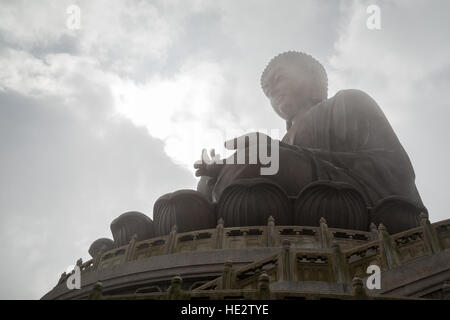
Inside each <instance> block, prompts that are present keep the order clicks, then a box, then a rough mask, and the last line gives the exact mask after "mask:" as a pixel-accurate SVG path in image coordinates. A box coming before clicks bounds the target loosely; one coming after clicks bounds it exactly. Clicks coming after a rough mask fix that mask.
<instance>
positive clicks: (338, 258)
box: [58, 215, 450, 288]
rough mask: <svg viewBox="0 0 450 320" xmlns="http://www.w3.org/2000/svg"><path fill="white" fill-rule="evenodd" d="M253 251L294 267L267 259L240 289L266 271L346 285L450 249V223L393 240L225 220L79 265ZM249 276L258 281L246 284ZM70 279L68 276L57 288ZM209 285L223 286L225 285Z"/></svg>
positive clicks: (379, 233) (425, 225)
mask: <svg viewBox="0 0 450 320" xmlns="http://www.w3.org/2000/svg"><path fill="white" fill-rule="evenodd" d="M287 244H289V245H287ZM253 247H283V248H285V249H286V250H288V251H289V252H290V253H289V254H288V255H287V256H285V257H284V258H283V259H287V260H286V261H290V262H289V263H288V264H290V266H289V267H286V268H287V269H286V270H284V271H283V272H281V271H280V270H278V269H277V271H276V272H275V271H274V270H272V269H271V270H269V269H270V268H269V267H268V266H269V265H271V266H272V267H273V266H274V265H275V264H276V265H278V268H281V267H280V266H281V265H286V263H287V262H286V261H284V263H279V262H276V263H275V262H273V260H271V259H272V258H273V257H272V258H268V261H269V262H268V264H264V263H265V262H264V261H262V262H261V261H258V262H255V263H254V264H250V265H248V266H245V267H244V269H242V270H240V271H239V272H240V273H239V274H241V275H242V276H240V275H239V274H238V275H236V276H237V278H233V279H235V280H233V281H238V282H239V281H241V282H240V283H241V284H239V285H238V286H239V287H241V288H245V287H246V284H245V283H247V282H248V283H250V284H251V285H250V286H254V280H255V277H257V276H258V275H259V274H260V273H261V272H262V271H264V272H266V273H267V274H268V275H269V277H270V278H271V279H272V278H273V280H275V279H277V280H279V279H280V277H281V275H282V274H284V278H286V277H289V278H290V279H295V280H298V281H332V282H333V281H337V282H342V283H344V282H349V281H350V279H351V278H352V277H353V276H354V275H357V274H364V273H365V271H366V269H367V267H368V266H369V265H371V264H377V265H379V266H380V267H381V268H382V269H390V268H393V267H396V266H398V265H401V264H404V263H407V262H408V261H410V260H413V259H416V258H418V257H421V256H424V255H430V254H433V253H436V252H439V251H440V250H443V249H445V248H449V247H450V219H448V220H444V221H440V222H437V223H433V224H430V222H429V220H428V219H427V217H426V216H425V215H423V216H422V220H421V226H420V227H417V228H414V229H410V230H407V231H404V232H401V233H398V234H394V235H389V234H388V232H387V230H386V229H385V228H384V227H383V225H380V226H379V227H378V229H377V228H376V227H375V226H374V225H372V226H371V231H370V232H364V231H355V230H344V229H334V228H328V226H327V224H326V221H325V220H324V219H321V221H320V224H319V227H302V226H275V224H274V221H273V219H272V218H269V221H268V224H267V226H254V227H253V226H251V227H250V226H249V227H232V228H225V227H224V225H223V221H222V220H221V219H220V220H219V222H218V224H217V227H216V228H215V229H206V230H198V231H193V232H186V233H177V229H176V227H175V226H174V227H173V229H172V231H171V232H170V234H169V235H166V236H163V237H157V238H152V239H147V240H143V241H136V237H135V236H134V237H132V239H131V241H130V243H129V244H128V245H125V246H122V247H119V248H115V249H113V250H109V251H106V252H101V253H100V254H99V255H98V256H97V257H96V258H94V259H91V260H89V261H87V262H84V263H83V262H82V261H81V259H80V260H78V261H77V265H78V266H79V267H80V269H81V271H82V272H89V271H91V270H97V269H104V268H109V267H112V266H115V265H119V264H122V263H124V262H127V261H132V260H139V259H146V258H150V257H152V256H158V255H164V254H172V253H182V252H196V251H211V250H217V249H240V248H253ZM293 250H294V251H293ZM283 252H284V251H283ZM294 252H295V253H294ZM273 259H280V258H279V257H278V256H277V257H276V258H273ZM252 268H253V269H252ZM247 269H248V270H251V271H246V270H247ZM244 275H246V276H244ZM249 275H253V276H252V277H250V278H251V279H250V280H248V281H247V282H245V281H244V279H246V278H248V277H249ZM68 276H69V275H68V274H65V273H64V274H63V275H62V276H61V278H60V281H59V282H58V283H61V282H62V281H63V280H64V279H66V278H67V277H68ZM233 277H234V276H233ZM230 279H231V278H230ZM230 279H229V281H231V280H230ZM218 281H222V280H218ZM252 283H253V284H252ZM205 285H208V286H211V285H212V286H216V287H221V286H223V283H222V284H221V285H218V284H217V283H216V284H214V283H213V284H211V283H207V284H205ZM205 285H203V286H201V287H199V288H204V287H205Z"/></svg>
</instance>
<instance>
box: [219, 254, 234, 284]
mask: <svg viewBox="0 0 450 320" xmlns="http://www.w3.org/2000/svg"><path fill="white" fill-rule="evenodd" d="M220 288H221V289H233V288H234V272H233V264H232V262H231V261H226V262H225V264H224V268H223V273H222V281H221V283H220Z"/></svg>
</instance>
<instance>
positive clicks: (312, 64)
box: [261, 51, 328, 102]
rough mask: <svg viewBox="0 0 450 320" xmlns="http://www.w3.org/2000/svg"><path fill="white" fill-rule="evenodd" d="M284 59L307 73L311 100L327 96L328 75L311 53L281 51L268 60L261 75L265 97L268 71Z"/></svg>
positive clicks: (318, 99) (318, 100) (317, 100)
mask: <svg viewBox="0 0 450 320" xmlns="http://www.w3.org/2000/svg"><path fill="white" fill-rule="evenodd" d="M286 61H290V62H291V63H292V65H293V67H300V70H301V72H304V73H305V74H307V75H308V79H310V88H309V91H310V93H311V100H312V101H314V102H320V101H322V100H325V99H326V98H327V96H328V77H327V72H326V71H325V68H324V67H323V66H322V64H321V63H320V62H319V61H317V60H316V59H314V58H313V57H312V56H311V55H309V54H306V53H303V52H298V51H287V52H283V53H280V54H279V55H277V56H275V57H274V58H272V60H270V62H269V64H268V65H267V66H266V68H265V69H264V71H263V73H262V75H261V88H262V90H263V91H264V94H265V95H266V96H267V97H268V92H267V85H266V84H267V83H266V81H267V80H268V76H269V75H270V72H271V71H272V70H274V69H276V68H277V67H278V66H279V65H280V64H281V63H283V62H286Z"/></svg>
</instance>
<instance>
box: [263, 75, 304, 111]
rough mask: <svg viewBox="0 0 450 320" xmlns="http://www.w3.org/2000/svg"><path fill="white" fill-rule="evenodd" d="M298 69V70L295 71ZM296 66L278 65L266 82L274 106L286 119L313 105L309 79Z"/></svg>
mask: <svg viewBox="0 0 450 320" xmlns="http://www.w3.org/2000/svg"><path fill="white" fill-rule="evenodd" d="M295 71H297V72H295ZM305 78H306V77H305V76H304V75H303V74H302V73H300V72H298V70H295V68H290V69H288V68H285V67H282V66H280V67H278V68H276V69H275V70H273V71H272V72H271V75H269V77H268V81H267V83H266V86H267V93H268V94H267V95H268V97H269V99H270V102H271V104H272V107H273V108H274V109H275V111H276V112H277V113H278V114H279V115H280V116H281V117H282V118H283V119H285V120H289V119H292V118H294V117H295V115H296V114H297V113H298V112H299V111H301V110H305V109H308V108H310V107H311V99H310V94H309V92H308V91H309V90H308V88H309V86H308V79H305Z"/></svg>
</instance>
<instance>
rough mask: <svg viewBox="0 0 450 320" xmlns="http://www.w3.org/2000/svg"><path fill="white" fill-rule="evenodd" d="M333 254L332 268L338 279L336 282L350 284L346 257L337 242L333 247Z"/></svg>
mask: <svg viewBox="0 0 450 320" xmlns="http://www.w3.org/2000/svg"><path fill="white" fill-rule="evenodd" d="M331 252H332V257H333V261H332V267H333V272H334V274H335V277H336V282H337V283H348V282H349V280H350V277H349V275H348V266H347V261H346V260H345V255H344V253H343V252H342V250H341V247H340V246H339V244H338V243H337V242H336V241H334V242H333V244H332V246H331Z"/></svg>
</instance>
